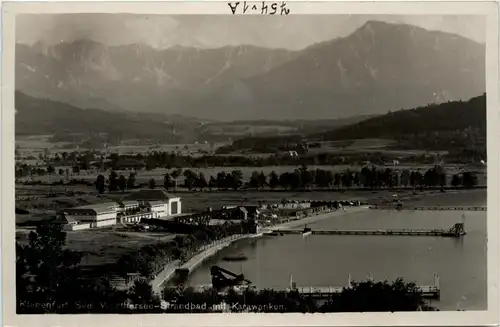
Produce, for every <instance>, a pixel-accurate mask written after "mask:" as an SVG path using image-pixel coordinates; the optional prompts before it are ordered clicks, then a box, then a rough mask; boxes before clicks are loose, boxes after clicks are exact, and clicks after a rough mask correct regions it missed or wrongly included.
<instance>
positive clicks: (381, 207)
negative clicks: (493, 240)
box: [369, 205, 488, 211]
mask: <svg viewBox="0 0 500 327" xmlns="http://www.w3.org/2000/svg"><path fill="white" fill-rule="evenodd" d="M369 208H370V209H375V210H376V209H378V210H393V209H396V210H430V211H487V210H488V208H487V207H472V206H469V207H460V206H457V207H455V206H408V205H400V206H398V205H372V206H370V207H369Z"/></svg>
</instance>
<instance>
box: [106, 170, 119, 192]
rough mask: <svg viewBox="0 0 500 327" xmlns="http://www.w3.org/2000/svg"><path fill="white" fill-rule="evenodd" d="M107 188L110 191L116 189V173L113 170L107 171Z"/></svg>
mask: <svg viewBox="0 0 500 327" xmlns="http://www.w3.org/2000/svg"><path fill="white" fill-rule="evenodd" d="M108 188H109V191H110V192H113V191H116V190H118V174H117V173H116V172H115V171H114V170H112V171H111V172H110V173H109V186H108Z"/></svg>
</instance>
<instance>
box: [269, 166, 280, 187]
mask: <svg viewBox="0 0 500 327" xmlns="http://www.w3.org/2000/svg"><path fill="white" fill-rule="evenodd" d="M279 184H280V180H279V177H278V174H276V172H275V171H274V170H273V171H271V173H269V187H270V188H271V189H272V190H274V189H275V188H276V187H277V186H279Z"/></svg>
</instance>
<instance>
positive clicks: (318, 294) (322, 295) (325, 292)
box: [194, 274, 441, 300]
mask: <svg viewBox="0 0 500 327" xmlns="http://www.w3.org/2000/svg"><path fill="white" fill-rule="evenodd" d="M370 279H371V277H370ZM290 284H291V285H290V286H289V287H287V288H279V287H278V288H274V287H273V290H276V291H285V292H293V291H296V292H298V293H299V294H301V295H304V296H307V297H310V298H312V299H314V300H325V299H326V300H328V299H330V298H332V296H334V295H335V294H339V293H342V292H343V291H344V290H345V289H350V288H352V283H351V278H350V276H349V282H348V284H347V285H346V286H345V287H342V286H297V285H296V284H295V283H293V282H291V283H290ZM211 287H212V285H199V286H195V287H194V288H195V289H197V290H199V291H203V290H206V289H207V288H211ZM243 289H244V288H243ZM243 289H235V291H237V292H238V291H243ZM251 289H253V290H256V291H258V290H259V289H258V288H256V287H251ZM415 291H416V292H419V293H421V294H422V297H424V298H430V299H439V298H440V297H441V287H440V285H439V275H438V274H434V284H433V285H422V286H416V287H415ZM219 293H220V294H222V295H225V294H227V292H226V291H223V292H219Z"/></svg>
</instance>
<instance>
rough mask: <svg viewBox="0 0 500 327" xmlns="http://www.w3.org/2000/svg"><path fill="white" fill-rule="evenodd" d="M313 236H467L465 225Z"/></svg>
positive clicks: (326, 232)
mask: <svg viewBox="0 0 500 327" xmlns="http://www.w3.org/2000/svg"><path fill="white" fill-rule="evenodd" d="M273 232H278V233H281V234H302V233H303V232H304V230H302V229H278V230H275V231H273ZM311 233H312V234H313V235H374V236H375V235H380V236H441V237H462V236H464V235H465V234H466V232H465V228H464V223H456V224H455V225H453V227H452V228H450V229H429V230H425V229H423V230H416V229H385V230H313V231H311Z"/></svg>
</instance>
